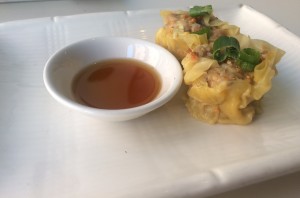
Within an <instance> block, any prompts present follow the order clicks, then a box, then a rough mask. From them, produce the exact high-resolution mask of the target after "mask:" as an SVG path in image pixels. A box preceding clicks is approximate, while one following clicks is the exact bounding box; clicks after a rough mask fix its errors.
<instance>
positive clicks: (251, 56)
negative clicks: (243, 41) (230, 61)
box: [239, 48, 260, 65]
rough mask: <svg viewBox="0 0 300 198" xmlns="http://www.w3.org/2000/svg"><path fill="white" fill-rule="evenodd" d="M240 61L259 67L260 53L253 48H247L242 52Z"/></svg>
mask: <svg viewBox="0 0 300 198" xmlns="http://www.w3.org/2000/svg"><path fill="white" fill-rule="evenodd" d="M239 60H240V61H243V62H248V63H252V64H254V65H257V64H258V63H259V61H260V53H259V51H257V50H255V49H253V48H245V49H243V50H242V51H241V52H240V56H239Z"/></svg>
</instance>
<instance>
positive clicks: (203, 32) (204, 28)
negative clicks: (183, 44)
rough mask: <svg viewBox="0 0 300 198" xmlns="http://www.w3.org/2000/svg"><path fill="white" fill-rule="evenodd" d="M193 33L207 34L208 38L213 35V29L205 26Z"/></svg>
mask: <svg viewBox="0 0 300 198" xmlns="http://www.w3.org/2000/svg"><path fill="white" fill-rule="evenodd" d="M192 34H199V35H201V34H206V35H207V38H209V37H210V35H211V29H210V28H209V27H203V28H202V29H201V30H199V31H196V32H192Z"/></svg>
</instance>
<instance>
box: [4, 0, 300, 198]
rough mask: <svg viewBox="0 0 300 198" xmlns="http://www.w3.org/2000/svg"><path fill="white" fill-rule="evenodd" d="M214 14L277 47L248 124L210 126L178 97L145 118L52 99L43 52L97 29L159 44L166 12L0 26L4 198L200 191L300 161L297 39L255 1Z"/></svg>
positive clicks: (282, 170) (278, 171) (272, 173)
mask: <svg viewBox="0 0 300 198" xmlns="http://www.w3.org/2000/svg"><path fill="white" fill-rule="evenodd" d="M215 15H217V16H218V17H220V18H221V19H223V20H227V21H229V22H230V23H232V24H236V25H239V26H240V27H241V32H243V33H246V34H249V35H251V36H252V37H253V38H260V39H265V40H267V41H269V42H270V43H272V44H274V45H276V46H278V47H280V48H282V49H283V50H285V51H286V55H285V56H284V58H283V59H282V61H281V62H280V63H279V64H278V70H279V75H278V76H277V77H276V78H275V79H274V82H273V89H272V90H271V91H270V92H269V93H268V94H267V95H266V96H265V98H264V104H263V107H264V113H263V114H262V115H261V116H259V117H258V118H257V119H256V120H255V122H254V123H253V124H251V125H249V126H234V125H213V126H212V125H208V124H205V123H202V122H199V121H196V120H194V119H193V118H191V117H190V115H189V114H188V113H187V111H186V109H185V107H184V103H183V101H182V98H181V93H182V92H181V93H179V94H178V95H177V96H176V97H175V98H174V99H173V100H172V101H171V102H169V103H167V104H166V105H165V106H163V107H162V108H160V109H158V110H156V111H154V112H152V113H150V114H148V115H146V116H144V117H141V118H139V119H136V120H133V121H128V122H120V123H110V122H102V121H99V120H96V119H92V118H90V117H84V116H83V115H80V114H78V113H76V112H73V111H70V110H67V109H66V108H64V107H62V106H61V105H59V104H57V102H56V101H54V100H53V99H52V98H51V96H50V95H49V94H48V93H47V91H46V89H45V88H44V85H43V79H42V71H43V66H44V64H45V62H46V60H47V59H48V57H49V56H50V55H51V54H53V53H54V52H55V51H56V50H58V49H60V48H62V47H64V46H66V45H67V44H70V43H73V42H76V41H78V40H82V39H85V38H90V37H95V36H101V35H103V36H107V35H110V36H132V37H137V38H142V39H147V40H150V41H154V35H155V32H156V30H157V29H158V28H159V27H161V26H162V22H161V18H160V16H159V10H141V11H127V12H108V13H93V14H85V15H75V16H68V17H53V18H41V19H33V20H25V21H15V22H8V23H3V24H0V90H1V97H0V109H1V111H0V146H1V149H0V161H1V164H0V167H1V168H0V178H1V180H0V181H1V185H0V194H1V195H2V196H3V197H43V198H45V197H46V198H47V197H60V198H61V197H106V198H108V197H130V198H132V197H184V196H187V197H193V196H196V195H197V196H199V197H200V196H202V195H203V196H204V195H211V194H213V193H218V192H222V191H225V190H229V189H233V188H237V187H239V186H242V185H246V184H251V183H255V182H258V181H262V180H266V179H270V178H273V177H276V176H279V175H283V174H286V173H289V172H294V171H296V170H299V169H300V158H299V156H300V144H299V142H300V133H299V131H300V122H299V120H300V116H299V115H300V108H299V106H300V105H299V101H300V92H299V91H298V90H299V88H298V87H299V84H300V78H299V75H300V67H298V66H299V65H300V57H299V55H298V53H299V51H300V40H299V38H297V37H296V36H295V35H293V34H292V33H290V32H288V31H287V30H286V29H285V28H283V27H281V26H280V25H278V24H276V23H275V22H273V21H272V20H271V19H269V18H267V17H266V16H264V15H262V14H260V13H258V12H257V11H255V10H254V9H252V8H250V7H248V6H239V7H231V8H224V9H217V10H216V11H215Z"/></svg>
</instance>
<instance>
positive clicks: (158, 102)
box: [43, 36, 183, 117]
mask: <svg viewBox="0 0 300 198" xmlns="http://www.w3.org/2000/svg"><path fill="white" fill-rule="evenodd" d="M109 39H113V40H116V39H119V40H126V41H127V42H131V43H136V42H138V43H141V44H144V45H150V46H151V47H154V48H158V49H159V50H161V51H162V52H163V53H164V54H166V55H168V58H171V60H172V62H174V63H176V64H177V65H176V66H174V67H176V68H175V74H176V76H174V80H173V83H172V85H170V88H169V89H168V90H167V91H166V93H164V94H162V95H161V96H160V97H158V98H156V99H154V100H152V101H151V102H148V103H146V104H144V105H140V106H136V107H132V108H124V109H100V108H95V107H90V106H87V105H84V104H81V103H79V102H76V101H74V100H72V99H69V98H68V97H66V96H64V95H61V94H59V93H57V92H56V91H55V87H53V84H52V82H51V78H50V73H49V72H50V70H51V67H53V64H51V63H52V61H53V59H54V58H55V57H57V56H58V55H59V54H61V53H63V52H64V51H65V50H66V49H68V48H71V47H74V46H76V45H81V44H82V43H86V42H92V41H95V40H97V41H98V42H99V41H101V40H106V41H107V40H109ZM123 58H124V57H123ZM140 61H142V60H140ZM159 74H160V72H159ZM160 75H161V74H160ZM161 77H162V78H163V76H162V75H161ZM43 81H44V85H45V87H46V89H47V91H48V92H49V93H50V95H51V96H52V97H53V98H54V99H55V100H57V101H58V102H60V103H62V104H63V105H65V106H67V107H69V108H71V109H74V110H77V111H80V112H85V113H88V114H94V115H100V114H101V115H105V116H106V117H114V115H126V114H130V113H135V112H139V111H145V110H148V111H151V110H154V109H156V108H158V107H160V106H162V105H164V104H165V103H166V102H168V101H169V100H170V99H171V98H173V96H174V95H175V94H176V93H177V92H178V90H179V88H180V87H181V85H182V81H183V71H182V68H181V64H180V62H179V61H178V60H177V59H176V57H175V56H174V55H173V54H172V53H171V52H169V51H168V50H166V49H165V48H163V47H162V46H160V45H158V44H156V43H153V42H150V41H148V40H143V39H138V38H132V37H123V36H99V37H92V38H87V39H83V40H79V41H77V42H73V43H71V44H68V45H65V46H64V47H61V48H60V49H58V50H57V51H56V52H55V53H53V54H52V55H51V56H50V57H49V58H48V60H47V61H46V63H45V66H44V70H43ZM108 112H109V114H107V113H108Z"/></svg>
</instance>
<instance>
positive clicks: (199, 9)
mask: <svg viewBox="0 0 300 198" xmlns="http://www.w3.org/2000/svg"><path fill="white" fill-rule="evenodd" d="M212 12H213V9H212V6H211V5H207V6H194V7H192V8H191V9H190V11H189V14H190V16H191V17H198V16H204V15H210V14H211V13H212Z"/></svg>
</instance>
